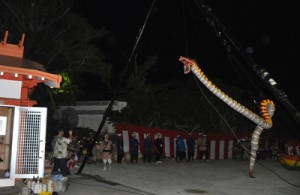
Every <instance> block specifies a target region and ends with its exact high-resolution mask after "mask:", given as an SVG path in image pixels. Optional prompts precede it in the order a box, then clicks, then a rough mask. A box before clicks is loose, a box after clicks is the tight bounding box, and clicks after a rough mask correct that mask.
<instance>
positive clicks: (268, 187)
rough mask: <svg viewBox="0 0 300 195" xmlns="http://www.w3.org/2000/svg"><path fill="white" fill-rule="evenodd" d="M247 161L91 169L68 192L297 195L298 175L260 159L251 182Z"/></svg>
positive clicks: (73, 177)
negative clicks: (104, 169)
mask: <svg viewBox="0 0 300 195" xmlns="http://www.w3.org/2000/svg"><path fill="white" fill-rule="evenodd" d="M248 166H249V162H248V161H242V162H240V161H234V160H211V161H209V162H206V161H205V162H204V161H203V162H201V161H194V162H189V163H186V162H181V163H176V162H175V161H174V160H172V159H166V160H165V161H164V162H163V163H153V164H149V163H142V162H139V163H138V164H131V163H123V164H113V165H112V170H111V171H103V170H102V167H103V165H102V164H101V163H98V164H87V165H85V166H84V168H83V169H82V172H81V174H80V175H78V174H75V173H77V170H75V169H74V170H72V172H73V175H71V176H70V177H69V186H68V189H67V191H66V192H60V193H59V194H60V195H74V194H89V195H94V194H95V195H96V194H105V193H109V194H110V195H111V194H116V195H117V194H118V195H120V194H121V195H129V194H141V195H142V194H145V195H150V194H158V195H161V194H163V195H169V194H170V195H171V194H187V195H190V194H207V195H219V194H220V195H221V194H222V195H227V194H228V195H240V194H243V195H248V194H249V195H250V194H251V195H252V194H264V195H286V194H289V195H299V194H300V174H299V173H300V172H299V171H297V170H288V169H286V168H284V167H283V166H281V164H280V163H279V162H278V161H273V160H259V161H256V165H255V168H254V175H255V178H249V177H248V174H247V172H248Z"/></svg>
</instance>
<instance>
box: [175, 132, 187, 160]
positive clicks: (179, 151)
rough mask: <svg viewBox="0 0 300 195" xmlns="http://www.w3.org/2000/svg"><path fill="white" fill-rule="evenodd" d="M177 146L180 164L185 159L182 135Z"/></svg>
mask: <svg viewBox="0 0 300 195" xmlns="http://www.w3.org/2000/svg"><path fill="white" fill-rule="evenodd" d="M177 146H178V153H179V162H182V161H183V160H184V159H185V158H186V147H185V142H184V139H183V137H182V135H180V136H179V138H178V144H177ZM177 162H178V161H177Z"/></svg>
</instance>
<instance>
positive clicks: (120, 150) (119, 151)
mask: <svg viewBox="0 0 300 195" xmlns="http://www.w3.org/2000/svg"><path fill="white" fill-rule="evenodd" d="M116 145H117V163H121V162H122V159H123V158H124V143H123V137H122V134H121V133H118V138H117V144H116Z"/></svg>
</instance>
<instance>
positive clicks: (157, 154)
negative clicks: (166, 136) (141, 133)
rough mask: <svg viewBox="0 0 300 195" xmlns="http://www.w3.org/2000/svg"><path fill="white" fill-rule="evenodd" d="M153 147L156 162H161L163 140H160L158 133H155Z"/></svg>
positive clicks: (160, 136)
mask: <svg viewBox="0 0 300 195" xmlns="http://www.w3.org/2000/svg"><path fill="white" fill-rule="evenodd" d="M154 147H155V160H156V163H162V153H163V142H162V135H161V134H160V133H159V134H158V135H157V138H156V139H155V140H154Z"/></svg>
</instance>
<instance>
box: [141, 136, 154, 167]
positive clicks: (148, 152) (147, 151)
mask: <svg viewBox="0 0 300 195" xmlns="http://www.w3.org/2000/svg"><path fill="white" fill-rule="evenodd" d="M151 157H152V140H151V139H150V133H147V134H146V138H145V139H144V157H143V162H146V160H148V162H149V163H151Z"/></svg>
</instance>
